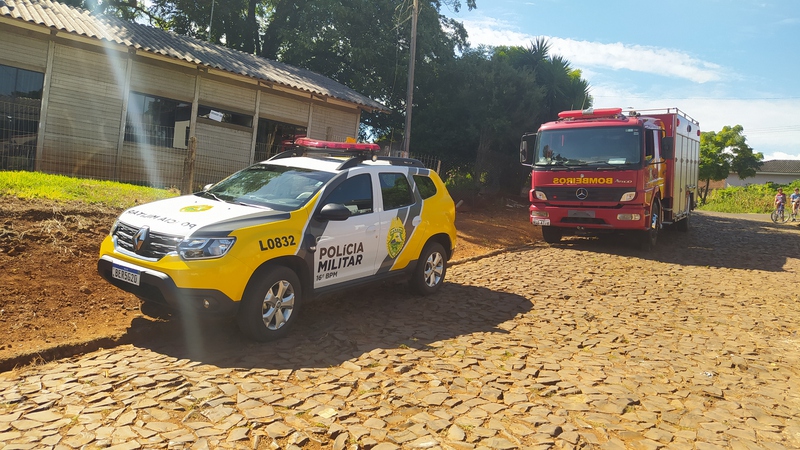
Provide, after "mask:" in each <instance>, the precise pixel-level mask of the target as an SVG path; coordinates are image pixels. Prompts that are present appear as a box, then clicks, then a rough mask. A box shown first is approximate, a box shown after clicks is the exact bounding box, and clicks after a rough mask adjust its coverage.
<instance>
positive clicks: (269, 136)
mask: <svg viewBox="0 0 800 450" xmlns="http://www.w3.org/2000/svg"><path fill="white" fill-rule="evenodd" d="M305 135H306V127H304V126H300V125H293V124H290V123H283V122H276V121H274V120H268V119H259V120H258V130H257V134H256V154H255V160H256V161H263V160H265V159H269V158H270V157H272V156H275V155H277V154H278V153H280V152H282V151H284V150H288V149H289V147H290V146H291V145H292V143H294V140H295V139H297V138H299V137H304V136H305Z"/></svg>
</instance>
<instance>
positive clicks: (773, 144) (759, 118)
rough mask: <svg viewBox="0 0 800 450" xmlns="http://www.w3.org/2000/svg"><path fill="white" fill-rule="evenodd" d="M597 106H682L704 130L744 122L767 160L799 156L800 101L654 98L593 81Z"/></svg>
mask: <svg viewBox="0 0 800 450" xmlns="http://www.w3.org/2000/svg"><path fill="white" fill-rule="evenodd" d="M591 92H592V95H593V96H594V97H595V106H596V107H614V106H619V107H623V108H628V107H635V108H637V109H639V110H644V109H661V108H675V107H677V108H680V110H681V111H683V112H684V113H686V114H688V115H689V116H690V117H692V118H694V119H695V120H697V121H699V122H700V130H701V131H720V130H722V127H724V126H726V125H727V126H734V125H741V126H742V128H743V129H744V135H745V137H746V138H747V144H748V145H749V146H750V147H752V148H753V150H754V151H756V152H761V153H763V154H764V160H765V161H767V160H772V159H796V160H800V125H798V124H797V122H796V121H795V120H794V118H795V117H800V105H798V104H797V102H795V101H791V100H748V99H741V100H736V99H712V98H698V97H696V98H691V97H690V98H686V97H681V96H675V95H671V94H666V95H665V96H662V97H659V98H658V99H654V98H653V97H652V95H647V96H643V95H642V94H641V93H637V92H633V91H630V90H627V89H625V88H624V87H620V86H616V85H603V84H600V85H593V86H592V91H591Z"/></svg>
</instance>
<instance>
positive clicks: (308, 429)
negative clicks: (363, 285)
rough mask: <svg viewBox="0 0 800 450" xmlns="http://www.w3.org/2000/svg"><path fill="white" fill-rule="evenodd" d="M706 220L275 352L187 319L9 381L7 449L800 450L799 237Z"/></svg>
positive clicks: (317, 333)
mask: <svg viewBox="0 0 800 450" xmlns="http://www.w3.org/2000/svg"><path fill="white" fill-rule="evenodd" d="M692 221H693V223H692V230H691V231H690V232H689V233H686V234H682V233H678V232H667V233H664V234H662V237H661V240H660V242H659V246H658V248H657V249H656V251H654V252H653V253H651V254H644V253H641V252H639V251H637V250H635V249H632V248H628V247H625V245H624V244H625V243H624V242H623V243H620V242H613V241H590V240H585V239H577V240H569V241H567V242H566V243H565V244H563V245H561V246H558V247H553V248H550V247H546V246H535V247H530V248H525V249H521V250H515V251H513V252H508V253H503V254H500V255H497V256H493V257H489V258H485V259H481V260H478V261H471V262H464V263H461V264H456V265H454V266H452V267H451V269H450V272H449V274H448V277H449V278H448V280H449V283H448V284H447V285H446V286H445V287H444V289H443V291H442V293H441V295H439V296H437V297H436V298H424V299H423V298H418V297H414V296H412V295H410V294H409V293H408V292H407V291H406V289H405V288H404V287H400V286H398V285H387V286H381V287H376V288H372V289H369V290H361V291H357V292H355V293H350V294H349V295H342V296H339V297H336V298H332V299H328V301H326V302H320V303H317V304H315V305H313V309H309V310H307V311H306V312H307V314H306V315H305V316H304V318H303V321H302V322H301V323H299V324H298V325H300V328H299V329H297V330H296V332H295V333H294V334H293V335H291V336H290V337H289V338H288V339H285V340H283V341H281V342H278V343H272V344H258V345H257V344H253V343H250V342H247V341H245V340H243V338H241V337H240V336H239V334H238V333H237V331H236V329H235V327H234V325H233V324H232V323H229V322H208V321H206V322H203V323H202V324H201V328H202V330H200V329H198V327H197V326H192V325H191V323H192V322H191V321H189V320H186V322H187V323H186V324H181V323H180V322H168V323H163V324H160V325H159V328H157V329H148V330H146V332H139V333H138V334H137V336H138V337H136V338H135V342H134V344H132V345H124V346H121V347H117V348H114V349H108V350H101V351H96V352H93V353H90V354H87V355H84V356H81V357H76V358H71V359H65V360H61V361H57V362H54V363H50V364H46V365H43V366H38V367H32V368H26V369H21V370H17V371H13V372H7V373H3V374H0V447H2V448H4V449H17V448H20V449H21V448H56V449H78V448H112V449H138V448H270V449H277V448H287V449H290V448H291V449H295V448H310V449H317V448H326V449H327V448H332V449H356V448H358V449H363V448H372V449H375V450H386V449H399V448H442V449H514V448H542V449H547V448H603V449H624V448H635V449H659V448H674V449H723V448H731V449H757V448H762V449H783V448H800V335H798V324H800V298H798V282H797V281H798V273H799V272H800V261H799V260H798V256H799V255H800V229H798V228H797V227H795V226H788V225H784V226H777V225H773V224H771V223H767V222H764V221H763V220H762V221H759V220H758V219H753V220H746V219H739V218H733V217H732V216H724V215H714V214H709V213H700V214H697V215H696V216H693V218H692ZM620 244H622V246H620ZM792 289H794V292H792ZM137 326H138V324H137V323H134V324H133V325H132V331H131V332H132V333H133V332H135V329H136V327H137Z"/></svg>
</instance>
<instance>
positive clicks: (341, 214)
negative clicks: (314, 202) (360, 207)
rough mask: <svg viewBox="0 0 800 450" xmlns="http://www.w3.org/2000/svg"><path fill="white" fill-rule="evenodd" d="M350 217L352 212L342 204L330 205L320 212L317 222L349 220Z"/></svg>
mask: <svg viewBox="0 0 800 450" xmlns="http://www.w3.org/2000/svg"><path fill="white" fill-rule="evenodd" d="M349 217H350V210H349V209H347V207H346V206H344V205H343V204H341V203H328V204H327V205H325V206H323V207H322V209H320V210H319V212H318V213H317V215H316V216H315V218H316V219H317V220H323V221H324V220H347V219H348V218H349Z"/></svg>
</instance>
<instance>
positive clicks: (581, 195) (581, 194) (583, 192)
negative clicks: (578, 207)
mask: <svg viewBox="0 0 800 450" xmlns="http://www.w3.org/2000/svg"><path fill="white" fill-rule="evenodd" d="M588 196H589V190H588V189H586V188H578V190H577V191H575V197H578V200H586V197H588Z"/></svg>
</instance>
